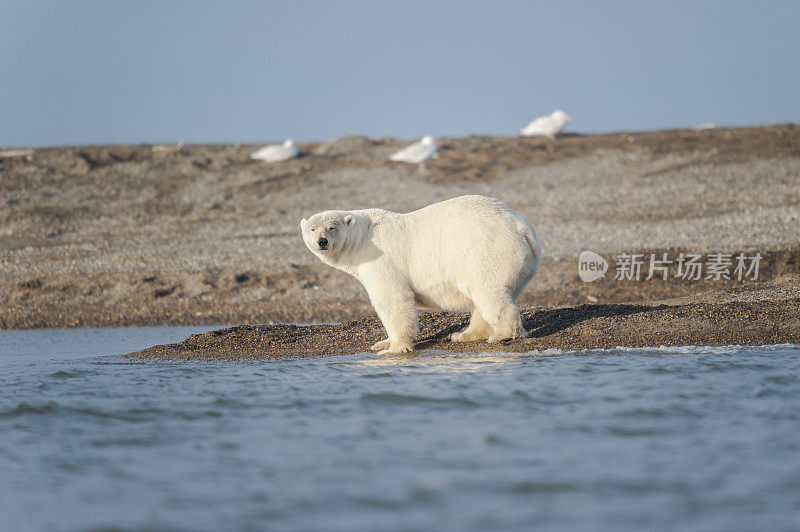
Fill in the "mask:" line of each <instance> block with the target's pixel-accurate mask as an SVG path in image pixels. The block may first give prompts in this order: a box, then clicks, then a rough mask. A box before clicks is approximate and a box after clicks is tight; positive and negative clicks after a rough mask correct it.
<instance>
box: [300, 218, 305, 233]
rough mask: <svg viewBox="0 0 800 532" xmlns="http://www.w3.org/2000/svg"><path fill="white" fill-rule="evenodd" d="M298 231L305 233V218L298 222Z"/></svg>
mask: <svg viewBox="0 0 800 532" xmlns="http://www.w3.org/2000/svg"><path fill="white" fill-rule="evenodd" d="M300 230H301V231H305V230H306V219H305V218H303V219H302V220H300Z"/></svg>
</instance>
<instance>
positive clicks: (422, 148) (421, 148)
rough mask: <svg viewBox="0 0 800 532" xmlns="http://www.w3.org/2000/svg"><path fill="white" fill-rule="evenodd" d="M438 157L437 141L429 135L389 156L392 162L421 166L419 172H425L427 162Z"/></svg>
mask: <svg viewBox="0 0 800 532" xmlns="http://www.w3.org/2000/svg"><path fill="white" fill-rule="evenodd" d="M434 155H436V139H435V138H433V137H431V136H430V135H427V136H425V137H422V140H420V141H419V142H415V143H414V144H411V145H410V146H406V147H405V148H403V149H402V150H400V151H398V152H395V153H393V154H391V155H390V156H389V160H391V161H399V162H403V163H417V164H419V171H420V172H424V171H425V170H426V168H425V161H427V160H428V159H430V158H431V157H433V156H434Z"/></svg>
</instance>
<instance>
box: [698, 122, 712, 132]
mask: <svg viewBox="0 0 800 532" xmlns="http://www.w3.org/2000/svg"><path fill="white" fill-rule="evenodd" d="M692 129H694V130H695V131H705V130H706V129H717V124H715V123H714V122H704V123H702V124H698V125H696V126H694V127H693V128H692Z"/></svg>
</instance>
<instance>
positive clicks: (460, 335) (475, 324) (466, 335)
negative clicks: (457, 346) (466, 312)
mask: <svg viewBox="0 0 800 532" xmlns="http://www.w3.org/2000/svg"><path fill="white" fill-rule="evenodd" d="M491 334H492V328H491V327H490V326H489V324H488V323H486V320H484V319H483V316H481V313H480V312H478V310H477V309H476V310H473V311H472V316H471V317H470V318H469V325H468V326H467V328H466V329H464V330H463V331H461V332H457V333H453V334H451V335H450V341H451V342H477V341H478V340H486V339H487V338H489V335H491Z"/></svg>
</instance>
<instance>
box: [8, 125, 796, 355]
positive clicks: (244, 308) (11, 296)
mask: <svg viewBox="0 0 800 532" xmlns="http://www.w3.org/2000/svg"><path fill="white" fill-rule="evenodd" d="M405 143H406V141H402V140H397V139H388V138H376V139H370V138H362V137H344V138H340V139H336V140H332V141H329V142H322V143H307V144H300V145H299V148H300V157H298V158H297V159H294V160H290V161H286V162H283V163H275V164H265V163H259V162H256V161H251V160H250V159H249V157H248V155H249V153H250V152H252V151H253V150H254V149H255V148H257V147H258V145H186V146H151V145H137V146H87V147H61V148H42V149H35V150H34V151H33V153H32V154H25V155H18V154H17V155H15V156H9V157H2V158H0V175H2V179H0V198H1V199H0V269H1V270H2V276H0V327H1V328H4V329H12V328H43V327H101V326H102V327H105V326H125V325H177V324H220V325H223V324H231V325H233V324H261V325H260V326H259V327H257V328H256V329H253V330H254V331H257V334H258V335H263V334H264V330H265V329H264V328H263V326H264V325H269V324H270V323H319V322H348V323H351V322H350V320H358V321H356V322H355V323H358V324H362V325H359V326H358V327H357V328H359V327H360V328H361V329H363V330H365V331H367V332H365V333H364V337H365V338H366V337H369V338H372V337H375V338H377V337H378V336H380V335H381V334H382V333H383V331H382V330H381V328H380V326H379V325H377V322H376V321H375V319H374V317H371V316H372V315H373V313H372V309H371V307H370V305H369V302H368V300H367V297H366V293H365V292H364V290H363V289H362V287H361V286H360V285H359V284H358V282H357V281H356V280H355V279H352V278H351V277H349V276H348V275H346V274H344V273H342V272H338V271H335V270H333V269H331V268H329V267H327V266H325V265H323V264H321V263H319V262H318V261H317V260H316V259H315V258H314V257H313V255H312V254H311V253H309V252H308V250H306V249H305V247H304V246H303V243H302V240H301V238H300V233H299V220H300V219H301V218H302V217H304V216H308V215H310V214H313V213H314V212H318V211H321V210H325V209H329V208H344V209H357V208H367V207H379V208H385V209H390V210H393V211H398V212H408V211H410V210H414V209H417V208H420V207H422V206H425V205H428V204H430V203H433V202H436V201H440V200H443V199H447V198H450V197H453V196H457V195H460V194H468V193H477V194H485V195H489V196H494V197H497V198H499V199H501V200H503V201H505V202H507V203H508V204H510V205H511V206H512V207H513V208H514V209H515V210H517V211H518V212H520V213H522V214H523V215H524V216H526V217H527V218H528V219H529V220H530V221H531V222H532V223H533V224H534V226H535V227H536V229H537V232H538V234H539V238H540V240H541V242H542V246H543V248H544V253H545V259H544V262H543V264H542V268H541V270H540V273H539V275H538V276H537V277H536V278H535V279H534V280H533V282H532V283H531V284H530V285H529V287H528V289H527V290H526V291H525V293H524V294H523V296H522V298H521V301H520V303H521V304H522V306H523V307H524V308H525V311H524V316H525V320H526V321H525V323H526V327H528V328H529V329H531V328H532V329H533V330H534V331H539V333H538V336H536V334H534V335H533V338H531V339H529V340H525V341H521V342H522V343H520V344H519V345H517V344H515V343H513V342H512V343H511V344H509V345H505V346H503V349H517V348H519V349H529V348H536V349H540V348H549V347H559V346H562V347H582V346H586V347H599V346H604V345H611V344H613V343H614V342H615V341H621V342H622V344H619V345H648V344H650V343H653V342H660V343H667V344H674V343H675V342H677V341H679V340H680V341H685V342H690V343H692V342H694V343H697V342H709V343H720V342H721V343H725V342H728V343H731V342H736V341H737V339H736V337H734V336H724V335H723V336H715V335H710V333H709V334H705V333H704V334H705V335H704V334H700V333H697V335H695V336H692V333H691V332H690V331H691V330H692V329H691V328H690V329H686V328H683V329H682V330H680V331H678V330H677V329H676V328H675V327H673V326H670V325H669V324H670V323H671V324H673V325H676V324H678V323H680V320H679V316H678V314H680V315H681V316H683V318H681V319H685V318H687V316H690V314H681V313H684V312H690V309H691V308H693V307H692V305H712V306H714V308H717V307H718V308H717V310H718V311H719V312H723V316H722V318H720V320H719V324H720V325H719V327H721V330H723V329H724V324H725V323H730V324H733V323H735V317H733V314H731V316H729V317H725V313H727V312H729V311H730V312H733V310H732V309H733V308H734V307H735V308H736V309H739V310H741V312H742V313H743V314H742V316H749V318H747V319H748V320H749V319H752V320H755V321H756V322H761V321H764V322H765V320H767V316H768V315H771V312H772V311H770V312H767V311H766V310H765V309H767V307H768V306H770V305H773V306H774V309H781V311H780V312H778V311H777V310H775V312H776V314H775V315H776V316H777V315H780V316H783V318H781V319H782V320H783V321H782V322H781V323H784V324H785V325H786V326H785V327H777V328H775V327H772V328H770V326H768V325H767V324H766V322H765V324H764V330H763V331H762V333H759V334H756V333H753V334H752V335H750V336H747V335H745V337H743V338H742V341H743V342H747V343H764V342H780V341H797V336H796V334H797V327H796V324H797V308H798V305H800V302H799V301H798V296H797V293H796V288H797V286H798V284H799V283H798V278H797V276H796V274H797V273H798V272H800V261H798V257H800V229H798V227H800V129H799V128H797V127H795V126H793V125H780V126H769V127H753V128H736V129H712V130H704V131H693V130H669V131H653V132H639V133H613V134H604V135H567V136H564V137H561V138H558V139H555V140H548V139H535V138H507V137H467V138H454V139H439V146H440V156H439V158H438V159H434V160H432V161H430V162H429V165H428V169H429V171H428V173H426V174H421V173H420V172H419V171H418V170H417V168H416V166H414V165H406V164H402V163H392V162H389V161H387V156H388V155H389V154H390V153H391V152H392V151H393V150H396V149H398V148H399V147H401V146H403V145H404V144H405ZM584 250H591V251H594V252H596V253H598V254H600V255H601V256H602V257H604V258H605V260H606V261H607V262H608V264H609V269H608V271H607V273H606V275H605V278H603V279H600V280H597V281H595V282H591V283H586V282H583V281H581V280H580V278H579V277H578V270H577V261H578V256H579V255H580V253H581V252H582V251H584ZM665 253H666V254H667V259H668V260H670V261H671V265H670V266H669V268H670V269H669V272H668V275H667V278H666V279H663V278H662V277H661V276H660V275H656V276H654V277H653V278H651V279H649V280H645V278H646V277H647V273H648V272H647V266H648V264H647V261H648V260H649V257H650V255H651V254H653V255H654V256H655V257H659V258H661V257H662V256H663V254H665ZM756 253H758V254H759V255H760V257H761V259H760V262H759V272H758V276H757V278H756V279H753V278H752V277H753V275H752V272H751V274H750V275H749V276H745V277H744V278H743V279H741V280H739V279H737V276H736V275H735V274H734V270H733V266H735V262H736V261H735V258H736V257H737V256H738V255H740V254H743V256H745V257H752V256H754V255H755V254H756ZM636 254H641V255H642V257H643V260H644V264H643V267H642V272H641V276H640V278H639V279H638V280H636V279H635V278H622V279H615V268H616V267H617V264H618V261H619V260H620V257H621V256H624V255H636ZM681 254H683V255H687V254H698V255H700V256H701V258H700V261H701V262H703V263H704V264H706V265H707V264H708V262H709V261H711V260H712V259H713V258H714V255H716V254H725V255H727V256H729V258H730V260H731V261H732V262H733V264H732V265H731V268H730V269H729V273H730V274H731V275H729V276H730V277H731V278H730V279H726V278H724V277H722V278H719V279H717V278H714V276H711V278H706V273H707V272H706V271H704V272H703V275H702V276H701V278H700V279H698V280H693V279H686V278H683V277H680V276H676V274H677V273H678V271H677V269H676V268H677V258H678V257H679V256H680V255H681ZM750 289H753V290H754V289H758V294H759V296H758V298H757V300H754V301H748V302H743V301H739V300H738V299H736V298H737V297H739V296H738V295H736V294H742V293H746V291H747V290H750ZM747 293H749V292H747ZM701 294H702V295H701ZM676 298H680V299H677V300H678V301H681V302H682V303H681V304H680V305H676V304H675V303H674V301H676ZM620 304H628V305H634V306H637V305H638V306H642V307H646V308H647V309H649V310H647V311H646V312H628V311H626V310H624V309H625V308H628V307H625V306H620ZM726 305H728V306H726ZM730 305H733V307H730ZM743 305H744V306H743ZM775 305H777V306H775ZM696 308H697V309H700V308H701V307H699V306H698V307H696ZM702 308H705V307H702ZM770 308H773V307H770ZM576 309H585V310H584V311H581V312H586V313H588V315H589V316H590V319H578V320H573V321H574V323H571V324H568V326H566V327H563V328H561V329H558V330H557V331H556V330H551V328H548V325H547V322H549V321H551V320H554V319H556V318H557V317H559V316H561V318H558V319H562V318H563V316H564V315H569V313H570V312H578V311H577V310H576ZM621 309H622V310H621ZM653 309H660V310H653ZM678 309H681V310H680V312H678ZM687 309H689V310H687ZM726 309H727V310H726ZM698 312H701V314H702V312H704V311H700V310H698ZM564 313H566V314H564ZM604 313H605V314H604ZM675 313H678V314H675ZM651 318H652V319H653V320H662V321H661V322H659V323H662V325H663V326H659V327H660V329H659V334H657V335H655V336H648V335H647V334H644V333H641V331H640V332H639V333H636V334H634V333H633V332H631V334H628V335H623V336H615V335H614V334H609V335H608V336H607V338H600V337H599V336H598V339H597V340H596V341H589V340H587V339H586V338H584V339H581V338H579V337H578V336H580V335H578V336H575V337H573V336H572V335H570V334H568V333H569V331H573V332H574V329H575V327H584V328H586V327H599V328H600V329H606V328H607V326H610V325H613V326H614V327H617V328H622V329H624V328H626V327H627V328H630V327H633V325H632V323H633V321H635V320H642V319H648V320H649V319H651ZM463 319H464V317H462V316H457V315H453V316H449V315H448V316H444V317H442V316H439V317H438V318H437V319H436V320H434V321H435V322H436V323H437V324H438V325H432V326H433V327H437V329H436V330H437V331H439V333H442V334H443V332H442V331H446V330H449V329H451V328H453V327H457V326H458V324H459V323H460V321H459V320H462V321H463ZM563 319H566V320H567V321H569V319H568V318H563ZM742 319H745V318H742ZM770 319H772V318H770ZM593 320H594V321H593ZM596 320H601V321H596ZM602 320H606V321H602ZM674 320H679V321H674ZM787 320H788V321H787ZM792 320H794V321H792ZM689 321H691V320H689ZM373 322H374V323H373ZM426 323H428V322H427V321H425V320H423V324H426ZM432 323H433V322H432ZM654 323H655V322H654ZM792 323H794V325H793V326H792ZM593 324H594V325H593ZM345 325H347V324H343V325H341V326H337V327H340V329H333V330H336V331H339V332H340V333H341V334H347V333H346V332H345V329H344V328H345ZM347 326H348V327H349V326H350V325H347ZM326 327H331V326H326ZM600 329H598V330H600ZM275 330H276V331H277V330H278V329H275ZM280 330H283V329H280ZM314 330H315V331H316V329H314ZM620 330H621V329H620ZM548 331H550V332H548ZM565 331H566V332H565ZM631 331H633V329H631ZM670 331H674V334H673V333H670ZM769 331H772V332H769ZM774 331H778V332H774ZM439 333H437V332H434V331H433V329H430V328H423V330H422V331H421V334H420V338H424V337H425V335H426V334H429V335H430V334H433V335H434V337H436V334H439ZM679 333H680V334H683V335H684V336H680V337H679V336H678V334H679ZM253 334H256V333H255V332H254V333H253ZM314 334H317V333H313V334H312V335H311V336H310V337H309V338H311V337H313V336H314ZM586 334H587V335H588V334H589V333H588V332H586ZM731 334H733V332H731ZM670 335H672V336H670ZM436 338H438V337H436ZM576 338H577V339H576ZM437 342H438V340H436V341H433V343H431V344H430V345H431V346H432V347H435V348H437V349H438V348H445V347H444V344H439V343H437ZM525 342H527V343H525ZM343 345H347V344H343ZM484 346H485V344H484ZM314 349H317V348H315V347H312V348H310V350H309V351H308V352H311V351H314ZM468 349H471V348H468ZM476 349H477V347H476ZM322 350H323V351H324V349H322ZM212 351H213V350H212ZM245 351H246V350H245ZM278 351H280V353H281V354H283V355H286V354H287V352H286V350H285V349H283V348H281V349H277V350H276V353H277V352H278ZM209 352H210V351H209ZM243 352H244V351H243ZM259 352H260V353H261V355H260V356H270V355H269V353H268V352H267V351H263V352H261V351H259ZM299 352H300V351H298V353H299ZM303 352H304V353H305V352H306V351H303ZM247 353H248V354H247V355H246V356H248V357H249V356H256V355H254V354H253V353H254V352H251V351H247Z"/></svg>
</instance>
